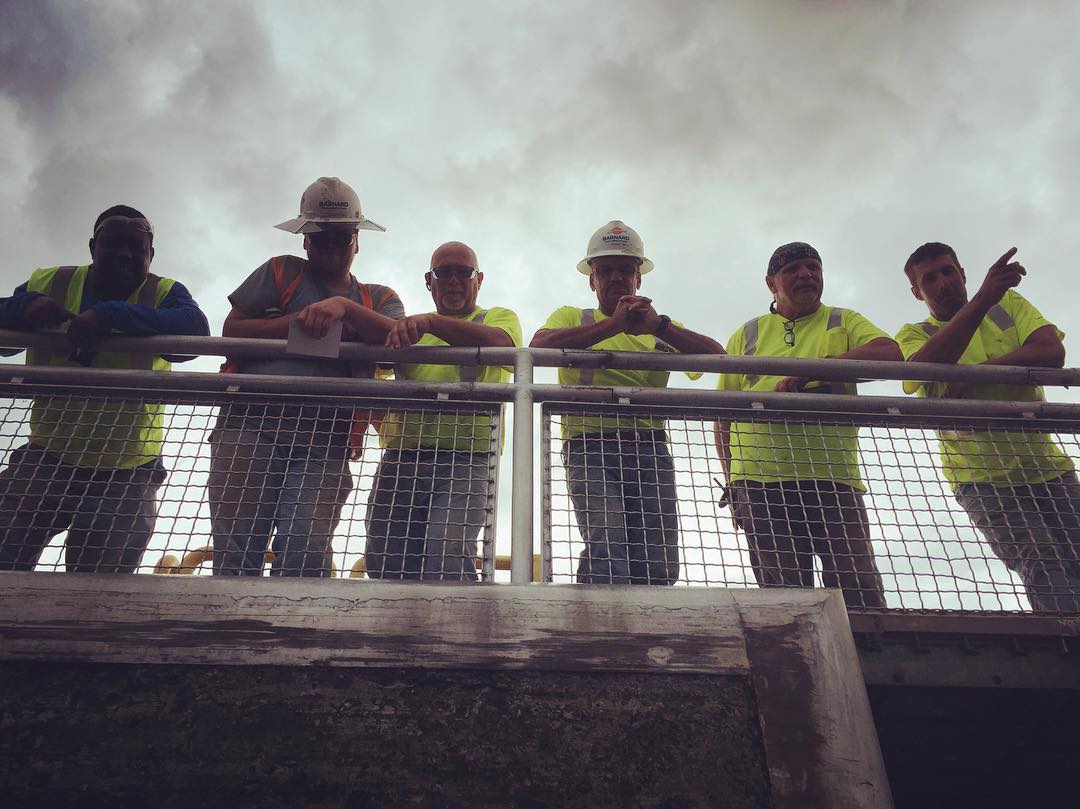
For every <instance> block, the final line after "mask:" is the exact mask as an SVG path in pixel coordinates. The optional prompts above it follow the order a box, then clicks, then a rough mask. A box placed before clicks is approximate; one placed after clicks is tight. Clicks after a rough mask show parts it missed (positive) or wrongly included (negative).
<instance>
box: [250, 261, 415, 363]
mask: <svg viewBox="0 0 1080 809" xmlns="http://www.w3.org/2000/svg"><path fill="white" fill-rule="evenodd" d="M275 261H279V262H281V263H282V269H283V272H282V281H283V282H284V283H283V286H282V287H280V288H279V286H278V282H277V280H276V279H275V278H274V270H273V267H272V266H271V265H272V262H275ZM297 276H300V281H299V283H298V284H297V286H296V287H295V289H294V290H293V292H292V296H291V298H290V299H289V301H288V302H287V303H286V305H285V307H284V308H282V306H281V298H282V294H283V292H284V290H285V289H286V288H287V287H288V286H289V285H290V284H291V283H293V281H294V280H295V279H296V278H297ZM339 294H340V295H341V296H342V297H345V298H348V299H349V300H352V301H355V302H356V303H359V304H361V305H363V306H368V307H370V308H371V309H374V310H375V311H376V312H377V313H378V314H380V315H385V316H386V317H390V318H393V319H394V320H400V319H401V318H403V317H405V307H404V306H402V304H401V298H399V297H398V294H397V293H396V292H394V290H392V289H390V287H385V286H382V285H381V284H361V283H360V282H359V281H356V279H355V278H354V279H353V284H352V287H351V288H350V289H349V291H348V292H347V293H344V294H342V293H338V292H331V291H330V290H329V289H327V288H326V286H325V285H324V284H323V283H322V281H321V280H320V279H319V277H318V276H317V275H316V274H315V273H313V272H312V271H311V270H310V268H309V267H308V262H307V260H306V259H302V258H298V257H297V256H278V257H277V258H274V259H270V261H267V262H266V263H265V264H263V265H262V266H261V267H259V268H258V269H257V270H255V272H253V273H252V274H251V275H249V276H248V277H247V280H245V281H244V283H242V284H241V285H240V286H239V287H237V289H236V291H235V292H233V293H232V294H231V295H230V296H229V303H231V304H232V305H233V306H234V307H236V308H237V309H238V310H240V312H242V313H243V314H244V315H246V316H247V317H279V316H281V315H288V314H292V313H294V312H301V311H303V310H304V309H305V308H306V307H307V306H308V305H310V304H312V303H317V302H318V301H321V300H325V299H327V298H333V297H335V296H337V295H339ZM239 366H240V367H239V372H240V373H242V374H280V375H283V376H354V377H365V378H368V379H370V378H371V377H372V376H374V370H375V369H374V367H373V366H371V365H368V364H365V365H362V366H355V367H354V366H353V365H350V363H347V362H344V361H342V360H330V359H322V358H318V357H270V358H267V359H258V358H255V357H246V358H244V359H242V360H240V363H239Z"/></svg>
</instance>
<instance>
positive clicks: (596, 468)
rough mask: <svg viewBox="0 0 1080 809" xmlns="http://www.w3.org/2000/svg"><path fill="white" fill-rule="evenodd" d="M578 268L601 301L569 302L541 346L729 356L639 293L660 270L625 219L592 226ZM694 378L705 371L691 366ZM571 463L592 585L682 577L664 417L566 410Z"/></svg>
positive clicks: (551, 321)
mask: <svg viewBox="0 0 1080 809" xmlns="http://www.w3.org/2000/svg"><path fill="white" fill-rule="evenodd" d="M577 269H578V272H580V273H582V274H583V275H587V276H589V288H590V289H591V290H592V291H593V292H595V293H596V302H597V306H596V308H592V307H590V308H588V309H579V308H577V307H575V306H563V307H561V308H560V309H556V310H555V311H554V312H553V313H552V314H551V316H550V317H549V318H548V320H547V322H546V323H545V324H544V327H543V328H542V329H540V330H539V331H538V332H536V334H535V336H534V337H533V339H532V343H530V345H531V346H532V347H534V348H595V349H601V350H605V351H649V352H652V351H665V352H682V353H686V354H723V353H724V349H723V347H722V346H721V345H720V344H719V343H717V342H716V341H715V340H713V339H711V338H709V337H705V336H704V335H701V334H697V333H696V332H692V331H690V330H689V329H686V328H684V327H683V326H682V325H681V324H679V323H678V322H676V321H674V320H672V319H671V318H670V317H668V316H667V315H661V314H658V313H657V311H656V309H655V308H653V304H652V299H651V298H646V297H644V296H642V295H639V294H638V290H639V287H640V286H641V276H642V275H644V274H646V273H648V272H650V271H651V270H652V269H653V263H652V262H651V261H650V260H649V259H647V258H646V257H645V248H644V245H643V244H642V242H641V238H640V237H639V236H638V234H637V232H636V231H634V230H633V229H631V228H629V227H627V226H626V225H625V224H623V223H622V222H620V221H618V220H616V221H612V222H609V223H608V224H606V225H605V226H604V227H602V228H600V229H599V230H598V231H596V233H594V234H593V236H592V238H591V239H590V240H589V246H588V249H587V251H586V254H585V258H583V259H582V260H581V261H580V262H578V265H577ZM668 376H669V374H668V372H667V371H635V370H621V369H608V368H597V369H592V368H560V369H559V383H560V384H562V385H607V386H630V387H661V388H662V387H666V386H667V383H668ZM689 376H690V377H691V378H697V377H700V376H701V374H699V373H698V374H694V373H691V374H689ZM562 438H563V462H564V464H565V466H566V475H567V483H568V486H569V489H570V497H571V499H572V500H573V502H574V512H575V514H576V515H577V523H578V529H579V530H580V531H581V536H582V538H583V539H584V540H585V549H584V551H583V552H582V554H581V558H580V560H579V564H578V573H577V580H578V582H580V583H583V584H668V585H670V584H674V583H675V582H676V581H677V580H678V578H679V515H678V509H677V495H676V491H675V465H674V462H673V461H672V458H671V452H670V451H669V449H668V443H667V433H666V431H665V425H664V422H663V421H662V420H659V419H649V418H643V417H635V416H613V415H600V416H592V415H589V416H581V415H566V416H563V417H562Z"/></svg>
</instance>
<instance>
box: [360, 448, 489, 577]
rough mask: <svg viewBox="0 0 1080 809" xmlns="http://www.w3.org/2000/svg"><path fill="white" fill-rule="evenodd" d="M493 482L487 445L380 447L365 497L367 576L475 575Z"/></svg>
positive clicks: (365, 562) (365, 559)
mask: <svg viewBox="0 0 1080 809" xmlns="http://www.w3.org/2000/svg"><path fill="white" fill-rule="evenodd" d="M492 485H493V481H492V458H491V453H488V452H462V451H455V450H444V449H433V448H432V449H388V450H386V451H385V452H383V456H382V460H381V461H380V463H379V471H378V473H377V474H376V476H375V485H374V486H373V488H372V490H371V494H370V496H369V498H368V511H367V544H366V546H365V549H364V565H365V568H366V570H367V574H368V576H369V577H371V578H373V579H423V580H426V581H476V579H477V575H476V561H475V560H476V541H477V537H478V536H479V534H480V531H481V530H482V529H483V528H484V526H485V525H486V524H487V521H488V516H489V514H490V509H491V503H490V495H491V486H492Z"/></svg>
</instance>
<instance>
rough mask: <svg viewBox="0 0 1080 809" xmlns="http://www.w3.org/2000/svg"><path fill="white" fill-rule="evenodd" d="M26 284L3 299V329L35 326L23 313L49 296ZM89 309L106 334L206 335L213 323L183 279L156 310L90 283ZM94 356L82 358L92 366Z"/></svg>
mask: <svg viewBox="0 0 1080 809" xmlns="http://www.w3.org/2000/svg"><path fill="white" fill-rule="evenodd" d="M26 286H27V285H26V284H22V285H21V286H19V287H18V288H17V289H16V290H15V294H14V295H12V296H11V297H10V298H0V329H12V330H15V331H29V330H31V329H32V328H33V327H32V326H31V325H30V324H29V323H27V322H26V319H25V318H24V316H23V315H24V313H25V312H26V307H27V306H28V305H29V304H30V302H31V301H34V300H36V299H37V298H41V297H45V296H43V295H42V294H41V293H40V292H28V291H27V289H26ZM88 309H93V310H94V311H95V312H96V313H97V316H98V322H99V323H101V327H102V328H103V329H104V330H105V331H106V333H113V332H115V333H117V334H125V335H132V336H137V337H148V336H151V335H155V334H181V335H188V336H192V337H206V336H208V335H209V334H210V324H209V323H208V322H207V320H206V315H204V314H203V313H202V310H201V309H199V305H198V304H197V303H195V300H194V298H192V297H191V293H190V292H188V290H187V287H185V286H184V285H183V284H181V283H180V282H179V281H175V282H173V286H172V289H170V290H169V292H168V294H167V295H166V296H165V298H164V299H163V300H162V301H161V305H160V306H158V307H157V308H156V309H155V308H153V307H150V306H142V305H140V304H137V303H126V302H125V301H117V300H104V299H102V298H100V297H99V296H98V294H97V291H96V290H95V289H94V288H93V287H92V286H91V285H90V284H89V283H88V284H86V286H85V287H84V288H83V297H82V303H81V305H80V307H79V313H82V312H85V311H87V310H88ZM20 351H22V349H21V348H19V349H15V350H4V351H0V356H4V357H11V356H14V355H15V354H18V353H19V352H20ZM92 358H93V355H92V354H91V355H89V356H88V357H82V358H80V359H81V360H82V361H83V363H84V364H86V365H89V364H90V362H91V360H92ZM164 358H165V359H166V360H168V361H169V362H186V361H187V360H192V359H195V358H194V357H191V356H182V355H166V356H164Z"/></svg>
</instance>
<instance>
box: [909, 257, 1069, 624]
mask: <svg viewBox="0 0 1080 809" xmlns="http://www.w3.org/2000/svg"><path fill="white" fill-rule="evenodd" d="M1015 255H1016V248H1015V247H1014V248H1012V249H1010V250H1008V251H1007V252H1006V253H1005V254H1004V255H1003V256H1001V258H999V259H998V260H997V261H996V262H994V264H993V265H992V266H991V267H990V270H989V271H988V272H987V274H986V278H985V279H984V280H983V283H982V285H981V286H980V287H979V290H978V291H977V292H976V293H975V295H974V296H973V297H972V298H971V299H970V300H969V299H968V293H967V276H966V274H965V272H964V268H963V267H962V266H961V265H960V261H959V259H958V258H957V257H956V252H955V251H954V250H953V249H952V248H951V247H949V246H948V245H947V244H942V243H941V242H929V243H927V244H924V245H922V246H921V247H919V248H918V249H917V250H916V251H915V252H914V253H912V254H911V256H910V257H909V258H908V260H907V263H906V264H905V265H904V272H905V274H906V275H907V277H908V280H909V281H910V282H911V292H912V294H913V295H914V296H915V297H916V298H917V299H918V300H920V301H923V302H924V303H925V304H926V306H927V309H929V311H930V316H929V317H928V318H927V319H926V320H924V321H922V322H921V323H908V324H907V325H905V326H904V327H903V328H902V329H900V332H899V333H898V334H897V335H896V339H897V341H898V342H899V343H900V348H901V350H902V351H903V352H904V355H905V356H906V357H907V360H908V362H945V363H963V364H967V365H976V364H978V365H1022V366H1028V367H1032V368H1061V367H1062V366H1064V364H1065V345H1064V344H1063V343H1062V337H1063V334H1062V333H1061V332H1060V331H1059V330H1058V329H1057V327H1055V326H1054V325H1053V324H1052V323H1051V322H1050V321H1049V320H1047V319H1046V318H1045V317H1043V316H1042V314H1041V313H1040V312H1039V310H1038V309H1036V308H1035V307H1034V306H1032V305H1031V304H1030V303H1029V302H1028V301H1027V300H1026V299H1025V298H1024V297H1023V296H1022V295H1020V293H1018V292H1016V290H1015V287H1017V286H1018V285H1019V284H1020V282H1021V280H1022V279H1023V277H1024V276H1025V275H1026V274H1027V271H1026V270H1025V268H1024V267H1023V265H1021V264H1020V263H1019V262H1017V261H1014V260H1013V258H1014V256H1015ZM904 390H905V391H907V392H908V393H918V394H919V395H920V396H930V397H934V398H953V399H998V400H1005V401H1020V402H1038V401H1042V400H1043V390H1042V388H1041V387H1039V386H1037V385H1001V384H979V385H973V384H958V383H950V384H943V383H940V382H936V383H935V382H918V381H910V382H904ZM938 437H939V439H940V448H941V467H942V471H943V472H944V474H945V478H946V479H947V480H948V481H949V484H950V485H951V486H952V489H953V492H954V493H955V495H956V499H957V501H959V503H960V505H961V506H962V507H963V508H964V510H965V511H966V512H967V513H968V516H969V517H970V518H971V521H972V523H973V524H974V525H975V527H976V528H978V529H979V531H981V532H982V534H983V536H985V537H986V540H987V542H988V543H989V544H990V547H991V548H992V549H993V551H994V553H995V554H997V556H998V557H999V558H1000V559H1001V560H1002V561H1003V562H1004V563H1005V564H1006V566H1008V568H1009V569H1010V570H1012V571H1013V572H1014V573H1016V574H1017V575H1018V576H1019V577H1020V580H1021V581H1022V582H1023V583H1024V588H1025V590H1026V591H1027V595H1028V599H1029V600H1030V602H1031V606H1032V608H1034V609H1036V610H1041V611H1043V610H1044V611H1057V610H1061V611H1066V612H1077V611H1080V514H1078V511H1077V504H1080V482H1078V480H1077V477H1076V471H1075V467H1074V465H1073V462H1072V461H1071V460H1070V459H1069V457H1068V456H1067V455H1066V454H1065V453H1064V452H1062V450H1061V448H1060V447H1058V445H1057V444H1055V443H1054V442H1053V440H1051V438H1050V436H1048V435H1047V434H1046V433H1037V432H1015V433H1013V432H995V433H990V432H987V431H977V430H939V431H938Z"/></svg>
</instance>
